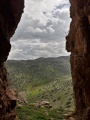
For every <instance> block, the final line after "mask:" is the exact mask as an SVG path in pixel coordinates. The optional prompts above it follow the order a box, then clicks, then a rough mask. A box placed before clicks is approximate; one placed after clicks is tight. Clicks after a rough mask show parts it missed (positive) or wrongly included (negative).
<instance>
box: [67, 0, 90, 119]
mask: <svg viewBox="0 0 90 120" xmlns="http://www.w3.org/2000/svg"><path fill="white" fill-rule="evenodd" d="M70 3H71V6H70V17H71V19H72V21H71V24H70V31H69V34H68V36H67V37H66V49H67V51H68V52H71V56H70V63H71V73H72V81H73V92H74V103H75V113H76V116H77V118H78V120H90V0H70Z"/></svg>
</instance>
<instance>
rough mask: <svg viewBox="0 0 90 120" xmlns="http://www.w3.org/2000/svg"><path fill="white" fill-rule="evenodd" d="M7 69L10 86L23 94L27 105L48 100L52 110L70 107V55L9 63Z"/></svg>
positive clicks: (10, 61)
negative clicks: (23, 92) (25, 95)
mask: <svg viewBox="0 0 90 120" xmlns="http://www.w3.org/2000/svg"><path fill="white" fill-rule="evenodd" d="M6 66H7V68H8V72H9V73H10V76H9V82H10V86H11V87H13V88H15V89H17V90H18V91H25V92H26V94H27V97H28V101H29V102H30V103H32V102H36V101H38V100H41V99H47V100H48V101H50V102H51V104H52V106H53V107H59V106H62V107H70V106H72V104H73V101H72V86H71V76H70V64H69V56H62V57H57V58H38V59H35V60H8V61H7V62H6ZM66 98H67V99H68V100H67V99H66ZM53 103H54V104H53Z"/></svg>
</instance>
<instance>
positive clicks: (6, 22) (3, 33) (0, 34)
mask: <svg viewBox="0 0 90 120" xmlns="http://www.w3.org/2000/svg"><path fill="white" fill-rule="evenodd" d="M23 8H24V0H0V120H15V119H16V112H15V107H16V93H15V92H14V91H12V90H9V89H8V80H7V75H8V74H7V70H6V68H5V66H4V62H5V61H6V60H7V57H8V54H9V52H10V49H11V45H10V38H11V36H12V35H13V34H14V32H15V30H16V28H17V25H18V23H19V21H20V18H21V15H22V13H23Z"/></svg>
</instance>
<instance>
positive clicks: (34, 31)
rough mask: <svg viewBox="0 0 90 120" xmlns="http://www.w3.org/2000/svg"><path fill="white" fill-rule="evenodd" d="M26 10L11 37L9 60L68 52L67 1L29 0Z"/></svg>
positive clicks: (65, 53)
mask: <svg viewBox="0 0 90 120" xmlns="http://www.w3.org/2000/svg"><path fill="white" fill-rule="evenodd" d="M25 6H26V7H25V12H24V14H23V17H22V20H21V22H20V24H19V27H18V29H17V31H16V34H15V35H14V37H13V38H12V51H11V53H10V56H9V59H34V58H37V57H58V56H61V55H68V53H67V52H66V51H65V36H66V33H67V32H68V28H69V23H70V18H69V3H68V0H26V1H25Z"/></svg>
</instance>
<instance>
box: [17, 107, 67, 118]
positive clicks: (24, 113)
mask: <svg viewBox="0 0 90 120" xmlns="http://www.w3.org/2000/svg"><path fill="white" fill-rule="evenodd" d="M17 111H18V118H19V119H18V120H63V114H64V113H65V112H66V111H65V110H63V109H62V108H59V109H49V108H36V107H35V106H19V107H17Z"/></svg>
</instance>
